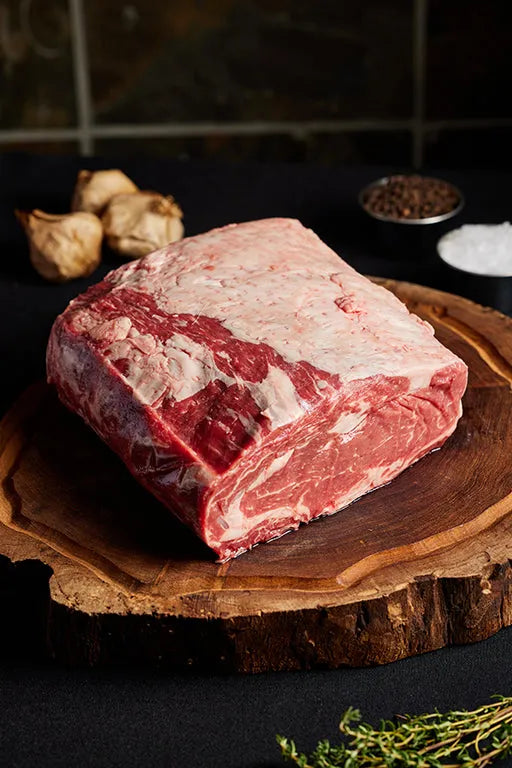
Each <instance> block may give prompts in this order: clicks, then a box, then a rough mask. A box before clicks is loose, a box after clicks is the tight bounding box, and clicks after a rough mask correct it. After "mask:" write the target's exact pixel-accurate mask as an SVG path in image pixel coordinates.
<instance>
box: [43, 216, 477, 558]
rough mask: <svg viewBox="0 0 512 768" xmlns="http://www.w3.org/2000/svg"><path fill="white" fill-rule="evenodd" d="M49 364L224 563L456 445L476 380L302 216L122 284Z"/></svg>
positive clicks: (99, 301)
mask: <svg viewBox="0 0 512 768" xmlns="http://www.w3.org/2000/svg"><path fill="white" fill-rule="evenodd" d="M47 369H48V380H49V381H50V382H53V383H54V384H55V385H56V387H57V390H58V393H59V396H60V398H61V400H62V401H63V402H64V403H65V404H66V405H67V406H68V407H69V408H71V409H72V410H73V411H76V412H77V413H79V414H80V415H81V416H82V417H83V419H84V420H85V421H86V422H87V423H88V424H89V425H90V426H91V427H92V428H93V429H94V430H95V431H96V432H97V433H98V434H99V435H100V436H101V437H102V438H103V440H104V441H105V442H106V443H107V444H108V445H109V446H110V447H111V448H112V449H113V450H114V451H115V452H116V453H117V454H118V455H119V456H120V457H121V458H122V459H123V461H124V462H125V464H126V465H127V467H128V468H129V469H130V471H131V472H132V473H133V475H134V476H135V477H136V478H137V479H138V480H139V481H140V482H141V483H142V484H143V485H144V486H145V487H146V488H147V489H148V490H149V491H150V492H151V493H153V494H154V495H155V496H156V497H157V498H158V499H160V501H161V502H162V503H163V504H165V505H166V506H167V507H169V509H171V510H172V511H173V512H174V514H176V515H177V516H178V517H179V518H180V519H181V520H182V521H183V522H184V523H186V524H187V525H189V526H190V527H191V528H193V529H194V531H195V532H196V533H197V535H198V536H200V537H201V538H202V539H203V540H204V541H205V542H206V544H207V545H208V546H209V547H211V549H213V550H214V551H215V552H216V553H217V555H218V556H219V559H221V560H225V559H228V558H231V557H235V556H236V555H238V554H240V553H241V552H243V551H245V550H247V549H249V548H250V547H252V546H253V545H254V544H256V543H258V542H262V541H267V540H268V539H271V538H274V537H275V536H279V535H281V534H283V533H285V532H286V531H288V530H290V529H293V528H297V527H298V526H299V524H300V523H304V522H307V521H309V520H311V519H313V518H315V517H318V516H320V515H325V514H331V513H333V512H335V511H337V510H339V509H341V508H343V507H345V506H346V505H347V504H350V502H352V501H354V500H355V499H357V498H358V497H359V496H361V495H362V494H364V493H366V492H368V491H370V490H372V489H374V488H377V487H378V486H380V485H383V484H384V483H387V482H389V481H390V480H392V478H394V477H395V476H396V475H398V474H399V473H400V472H401V471H402V470H403V469H405V468H406V467H408V466H409V465H410V464H412V463H413V462H415V461H416V460H417V459H419V458H421V457H422V456H424V455H425V454H426V453H428V452H429V451H431V450H432V449H433V448H436V447H439V446H440V445H442V443H443V442H444V441H445V440H446V439H447V437H448V436H449V435H450V434H451V433H452V432H453V430H454V429H455V426H456V424H457V421H458V419H459V417H460V415H461V413H462V408H461V398H462V395H463V393H464V390H465V387H466V382H467V369H466V366H465V364H464V363H463V362H462V361H461V360H460V359H459V358H458V357H456V356H455V355H454V354H453V353H452V352H450V351H449V350H448V349H446V348H445V347H444V346H443V345H442V344H440V342H439V341H437V339H436V338H435V337H434V334H433V330H432V328H431V327H430V325H429V324H428V323H425V322H424V321H422V320H420V319H419V318H418V317H416V316H415V315H413V314H411V313H409V311H408V310H407V308H406V307H405V306H404V305H403V304H402V303H401V302H400V301H399V300H398V299H397V298H396V297H395V296H393V295H392V294H391V293H390V292H389V291H387V290H385V289H384V288H382V287H379V286H377V285H375V284H373V283H371V282H370V281H369V280H367V279H366V278H364V277H363V276H362V275H360V274H358V273H357V272H356V271H355V270H354V269H352V268H351V267H350V266H349V265H348V264H346V263H345V262H344V261H342V260H341V259H340V258H339V256H337V254H336V253H334V252H333V251H332V250H331V249H330V248H328V247H327V246H326V245H325V244H324V243H323V242H322V241H321V240H320V239H319V238H318V237H317V236H316V235H315V234H314V233H313V232H312V231H310V230H308V229H305V228H304V227H303V226H302V225H301V224H300V223H299V222H298V221H295V220H291V219H266V220H262V221H254V222H248V223H244V224H238V225H230V226H227V227H223V228H220V229H216V230H212V231H211V232H207V233H205V234H203V235H199V236H197V237H190V238H187V239H185V240H183V241H181V242H179V243H174V244H172V245H169V246H167V247H166V248H163V249H162V250H160V251H157V252H155V253H153V254H150V255H149V256H146V257H145V258H143V259H141V260H139V261H136V262H131V263H129V264H126V265H124V266H122V267H120V268H119V269H117V270H115V271H114V272H111V273H110V274H109V275H107V277H106V278H105V279H104V280H103V281H102V282H100V283H99V284H97V285H95V286H93V287H92V288H90V289H89V290H88V291H87V292H86V293H84V294H83V295H81V296H79V297H78V298H77V299H75V300H74V301H73V302H71V304H70V305H69V307H68V308H67V309H66V310H65V312H64V313H63V314H62V315H60V316H59V317H58V318H57V320H56V321H55V324H54V326H53V329H52V332H51V336H50V340H49V344H48V352H47ZM341 514H343V513H341Z"/></svg>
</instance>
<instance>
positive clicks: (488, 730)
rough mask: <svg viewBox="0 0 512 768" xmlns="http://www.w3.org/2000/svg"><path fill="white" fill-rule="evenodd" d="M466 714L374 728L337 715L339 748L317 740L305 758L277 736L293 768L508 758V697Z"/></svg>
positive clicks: (432, 767) (371, 767) (469, 767)
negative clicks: (340, 739)
mask: <svg viewBox="0 0 512 768" xmlns="http://www.w3.org/2000/svg"><path fill="white" fill-rule="evenodd" d="M494 698H495V699H496V701H494V702H492V703H491V704H486V705H484V706H482V707H479V708H478V709H475V710H472V711H466V710H462V711H452V712H446V713H444V714H443V713H442V712H438V711H437V710H436V711H435V712H431V713H427V714H423V715H414V716H411V715H400V716H398V717H397V718H396V719H395V720H382V721H381V722H380V725H379V726H378V727H377V728H374V727H373V726H372V725H369V724H368V723H363V722H361V713H360V712H359V710H358V709H354V708H353V707H349V708H348V709H347V710H346V711H345V712H344V713H343V715H342V718H341V721H340V731H341V734H342V737H343V740H342V742H341V743H340V744H331V743H330V742H329V741H326V740H324V741H321V742H319V744H318V745H317V747H316V749H315V750H314V752H312V753H311V755H309V756H308V755H306V754H304V753H302V752H299V751H298V750H297V747H296V745H295V742H294V741H292V740H290V739H287V738H285V737H284V736H278V737H277V742H278V744H279V746H280V748H281V753H282V755H283V757H284V759H285V760H288V761H289V762H292V763H295V765H297V766H299V768H359V766H368V768H388V766H393V767H394V768H397V767H398V766H400V768H402V767H403V768H484V767H485V766H489V765H491V764H492V763H493V762H494V761H495V760H497V759H498V758H503V757H507V756H508V755H512V697H506V696H496V697H494Z"/></svg>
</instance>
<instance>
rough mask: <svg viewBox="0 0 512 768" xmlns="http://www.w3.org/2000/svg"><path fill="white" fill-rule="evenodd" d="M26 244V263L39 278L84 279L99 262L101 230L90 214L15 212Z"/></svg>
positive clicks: (93, 216) (95, 219) (64, 280)
mask: <svg viewBox="0 0 512 768" xmlns="http://www.w3.org/2000/svg"><path fill="white" fill-rule="evenodd" d="M16 216H17V217H18V219H19V221H20V222H21V224H22V226H23V227H24V229H25V233H26V235H27V238H28V241H29V244H30V261H31V262H32V266H33V267H34V269H35V270H36V271H37V272H39V274H40V275H41V277H44V279H45V280H49V281H51V282H54V283H64V282H66V281H67V280H73V279H74V278H76V277H87V275H90V274H91V272H93V271H94V270H95V269H96V267H97V266H98V264H99V263H100V261H101V241H102V239H103V228H102V226H101V221H100V220H99V219H98V217H97V216H95V215H94V214H93V213H85V212H76V213H64V214H52V213H44V211H40V210H37V209H36V210H34V211H16Z"/></svg>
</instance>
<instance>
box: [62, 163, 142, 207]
mask: <svg viewBox="0 0 512 768" xmlns="http://www.w3.org/2000/svg"><path fill="white" fill-rule="evenodd" d="M137 191H138V187H137V186H136V185H135V184H134V183H133V181H132V180H131V179H129V178H128V176H127V175H126V174H125V173H123V172H122V171H120V170H119V169H118V168H112V169H110V170H108V171H79V173H78V176H77V180H76V185H75V191H74V192H73V200H72V202H71V210H72V211H88V212H89V213H95V214H97V215H98V216H101V214H102V213H103V211H104V210H105V208H106V207H107V205H108V204H109V202H110V201H111V199H112V198H113V197H114V195H122V194H130V193H132V192H137Z"/></svg>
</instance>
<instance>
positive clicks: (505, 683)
mask: <svg viewBox="0 0 512 768" xmlns="http://www.w3.org/2000/svg"><path fill="white" fill-rule="evenodd" d="M112 162H113V159H112V158H111V157H107V158H103V159H94V160H92V159H91V160H90V161H88V164H89V165H90V166H91V167H109V166H111V164H112ZM82 164H83V159H82V158H78V157H36V156H28V155H16V156H15V155H10V156H5V157H3V158H0V243H1V247H2V258H1V259H0V327H1V329H2V331H1V333H0V361H1V366H2V368H1V371H2V376H1V377H0V410H4V409H5V408H6V407H7V406H8V404H9V403H10V402H11V401H12V400H13V399H14V398H15V397H16V396H17V395H18V394H19V392H20V391H21V390H22V389H23V388H24V387H26V386H27V385H28V384H29V383H30V382H32V381H34V379H36V378H38V377H40V376H42V375H43V372H44V351H45V344H46V340H47V338H48V333H49V330H50V326H51V324H52V322H53V320H54V318H55V316H56V314H57V313H58V312H60V311H62V310H63V309H64V307H65V306H66V304H67V302H68V301H69V300H70V299H71V298H72V297H73V296H75V295H76V294H77V293H79V292H80V291H82V290H84V288H85V287H86V285H87V284H90V283H92V282H94V281H95V280H98V279H99V278H100V277H101V275H102V274H104V272H106V271H107V270H108V269H111V268H112V267H114V266H116V265H118V264H119V261H118V260H117V259H116V257H115V256H114V255H113V254H109V253H108V252H107V253H106V254H105V261H104V263H103V264H102V265H101V267H100V268H99V270H98V271H97V272H96V273H95V274H94V275H92V276H91V277H90V278H88V279H87V280H79V281H75V282H71V283H68V284H65V285H58V286H56V285H50V284H48V283H45V282H44V281H43V280H41V279H40V278H39V277H38V276H37V275H36V273H35V272H34V271H33V270H32V269H31V268H30V265H29V263H28V259H27V247H26V243H25V240H24V236H23V233H22V232H21V231H20V228H19V227H18V225H17V222H16V221H15V219H14V216H13V213H12V209H13V208H14V207H15V206H23V207H31V206H34V205H36V204H39V205H41V206H42V207H43V208H45V209H51V210H65V208H66V206H67V205H68V201H69V195H70V192H71V189H72V186H73V183H74V179H75V177H76V172H77V170H78V168H80V166H81V165H82ZM121 166H122V167H123V168H124V169H125V171H126V172H127V173H128V174H129V175H130V176H131V177H132V178H133V179H134V180H135V181H136V182H137V183H138V184H140V185H141V186H143V187H151V188H155V189H161V190H162V192H164V193H165V192H170V191H171V190H172V191H173V192H174V193H175V194H176V196H177V197H178V198H179V200H180V201H181V202H182V204H183V207H184V210H185V212H186V218H185V225H186V229H187V232H188V233H189V234H195V233H198V232H201V231H204V230H205V229H208V228H210V227H212V226H214V225H220V224H225V223H227V222H230V221H239V220H245V219H250V218H261V217H265V216H271V215H281V216H295V217H297V218H299V219H301V220H302V221H303V222H304V224H306V225H307V226H311V227H313V228H314V229H315V230H316V231H317V232H318V234H319V235H320V236H321V237H322V238H323V239H325V240H326V242H328V243H329V245H331V246H332V247H333V248H335V249H336V250H337V251H338V252H340V253H341V254H342V255H343V256H344V257H345V258H346V259H347V261H349V262H350V263H351V264H353V265H354V266H355V267H356V268H357V269H359V270H361V271H363V272H367V273H370V274H380V275H383V276H387V277H394V278H398V279H405V280H410V281H414V282H417V283H423V284H426V285H432V286H435V287H440V288H445V289H450V290H455V291H457V292H459V293H462V294H465V295H470V296H473V298H476V299H479V298H480V299H481V300H482V301H485V302H486V303H489V304H493V303H494V304H498V303H500V302H502V301H506V302H509V303H510V301H512V288H511V285H510V283H511V282H512V278H509V279H503V280H495V279H490V280H489V281H488V282H486V281H485V280H484V279H482V278H468V279H465V278H464V277H463V276H462V275H461V274H460V273H458V272H455V271H453V270H451V269H450V268H449V267H447V266H446V265H444V264H443V263H442V262H441V260H440V259H439V258H438V257H436V254H435V248H432V249H430V250H429V249H428V248H425V249H424V248H411V247H410V244H407V243H406V244H405V245H402V246H401V247H398V248H395V250H394V252H393V258H388V257H387V255H386V254H387V250H386V249H385V248H383V244H382V242H381V240H380V239H379V236H378V235H377V236H376V237H375V236H374V235H375V233H373V234H372V230H371V228H369V223H370V220H369V219H368V218H367V217H366V215H365V214H364V213H363V212H362V211H361V210H360V209H359V208H358V205H357V192H358V190H359V189H360V188H361V186H362V185H363V184H365V183H367V182H368V181H370V180H371V179H373V178H376V177H378V176H380V175H382V174H384V173H386V172H388V171H389V167H357V168H348V169H347V168H341V167H335V168H325V167H322V166H313V165H304V164H256V163H252V164H248V163H245V164H244V163H239V164H236V165H225V164H223V163H215V164H214V163H212V162H206V161H201V162H199V161H189V162H179V161H170V160H167V159H165V158H159V159H150V158H134V157H124V158H122V159H121ZM439 173H440V174H441V175H443V176H445V177H447V178H449V179H450V180H452V181H454V182H456V183H458V184H459V185H460V186H461V187H462V189H464V191H465V194H466V197H467V205H466V208H465V209H464V211H463V213H462V214H461V216H460V220H459V222H460V223H461V222H464V221H471V220H473V221H502V220H503V218H504V217H506V216H507V212H508V209H509V198H508V195H507V190H508V185H509V183H510V174H508V173H505V172H498V171H480V172H475V171H472V172H469V171H457V172H455V171H442V170H441V171H439ZM0 567H1V562H0ZM26 586H27V588H28V594H31V588H30V581H28V583H27V585H26ZM10 598H11V599H12V594H11V595H9V590H8V588H7V589H6V585H5V584H2V582H1V579H0V713H1V715H0V766H2V768H3V766H4V765H5V766H6V767H7V766H19V767H22V768H29V767H31V766H37V768H46V766H48V768H50V767H51V768H61V767H62V768H68V766H73V765H75V766H80V767H81V766H91V768H93V767H94V768H102V767H103V766H106V767H110V766H115V767H116V768H117V767H119V768H132V766H133V768H136V767H138V766H158V767H159V768H160V766H161V768H174V766H176V768H178V767H179V768H182V766H191V767H192V766H193V767H194V768H195V766H201V767H202V766H205V767H207V768H274V767H275V768H278V766H279V765H282V763H281V762H280V760H279V756H278V750H277V747H276V745H275V741H274V740H275V734H276V733H277V732H281V733H283V734H284V735H287V736H290V737H294V738H296V740H297V742H298V744H299V746H300V747H301V748H303V749H311V748H313V746H314V745H315V744H316V742H317V740H318V739H320V738H325V737H328V738H331V739H335V738H336V734H337V724H338V721H339V717H340V713H341V712H342V711H343V710H344V709H345V708H346V707H347V706H349V705H352V706H357V707H360V708H361V709H362V711H363V713H364V715H365V717H366V718H367V719H368V720H370V721H371V722H373V723H376V722H377V721H378V718H380V717H385V718H389V717H391V716H393V715H394V714H397V713H405V712H408V713H411V714H413V713H420V712H424V711H432V710H433V709H434V708H435V707H438V708H439V709H441V710H445V709H449V708H457V709H458V708H462V707H468V708H473V707H477V706H478V705H480V704H482V703H484V702H485V701H487V700H488V699H489V697H490V696H491V695H492V694H493V693H501V694H505V695H507V694H508V695H510V693H511V692H512V664H511V659H512V628H511V629H506V630H502V631H501V632H500V633H498V634H497V635H496V636H495V637H493V638H490V639H489V640H487V641H485V642H482V643H479V644H477V645H473V646H467V647H460V648H449V649H445V650H441V651H437V652H435V653H431V654H426V655H424V656H422V657H418V658H415V659H410V660H405V661H401V662H397V663H395V664H391V665H388V666H386V667H380V668H379V667H377V668H373V669H340V670H334V671H325V670H324V671H322V670H316V671H309V672H304V673H276V674H265V675H257V676H229V677H223V676H208V675H201V676H198V675H193V674H192V675H186V676H183V675H176V674H174V675H172V674H167V675H156V674H154V673H152V672H150V671H144V670H140V669H139V670H137V669H135V668H131V669H109V670H95V671H87V670H71V669H63V668H61V667H58V666H52V665H49V664H47V663H43V662H41V661H38V662H35V661H32V662H31V663H26V662H25V663H20V662H19V661H15V656H16V652H17V651H19V650H20V644H19V643H18V642H17V641H16V636H15V635H16V626H15V622H13V621H11V620H10V618H9V611H8V606H9V599H10ZM39 634H40V631H39V630H38V629H37V620H34V633H33V635H34V636H38V635H39ZM10 637H11V639H12V640H13V641H14V648H13V647H12V646H13V643H12V642H10V641H9V638H10ZM30 639H31V638H30ZM3 645H6V646H9V645H10V652H11V654H10V657H9V655H8V654H7V649H5V650H4V651H3V652H2V650H1V648H2V646H3ZM21 650H23V649H22V648H21ZM499 765H502V766H503V768H509V767H510V766H512V760H508V761H504V762H502V763H500V764H499ZM397 768H398V767H397Z"/></svg>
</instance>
